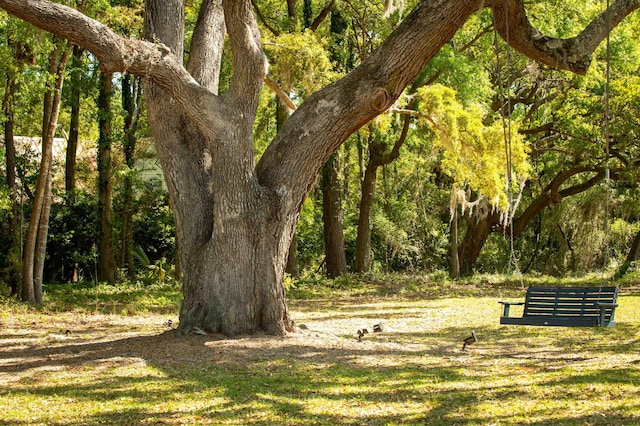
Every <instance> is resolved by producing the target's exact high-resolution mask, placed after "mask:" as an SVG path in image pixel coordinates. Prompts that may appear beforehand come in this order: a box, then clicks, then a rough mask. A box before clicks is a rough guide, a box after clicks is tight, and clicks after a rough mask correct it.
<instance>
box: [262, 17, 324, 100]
mask: <svg viewBox="0 0 640 426" xmlns="http://www.w3.org/2000/svg"><path fill="white" fill-rule="evenodd" d="M264 44H265V51H266V53H267V55H268V57H269V64H270V67H269V75H270V76H271V78H272V79H273V80H275V81H277V82H278V83H279V84H280V85H281V87H282V89H283V90H285V91H295V92H296V93H297V94H298V95H299V96H301V97H304V94H305V93H313V92H315V91H316V90H318V89H320V88H321V87H323V86H324V85H326V84H327V83H329V82H331V81H333V80H334V79H335V78H336V77H337V75H336V74H335V73H334V72H333V71H332V69H333V66H332V64H331V61H330V60H329V56H328V52H327V50H326V49H325V43H324V41H323V40H322V39H320V38H319V37H318V36H317V35H316V34H315V33H313V32H312V31H310V30H307V31H304V32H301V33H284V34H282V35H279V36H277V37H274V38H273V39H270V40H265V43H264Z"/></svg>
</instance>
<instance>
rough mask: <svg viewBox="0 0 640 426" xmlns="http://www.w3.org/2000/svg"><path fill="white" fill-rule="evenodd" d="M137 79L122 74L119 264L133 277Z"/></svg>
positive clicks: (137, 109)
mask: <svg viewBox="0 0 640 426" xmlns="http://www.w3.org/2000/svg"><path fill="white" fill-rule="evenodd" d="M139 87H140V86H139V80H138V79H137V78H136V77H132V76H131V75H129V74H126V75H123V76H122V107H123V109H124V110H125V112H126V115H125V118H124V147H123V148H124V161H125V164H126V165H127V169H128V171H127V173H126V174H125V177H124V189H123V193H124V202H123V204H124V207H123V212H122V238H121V245H122V249H121V252H120V266H121V267H123V268H127V275H128V276H129V278H131V279H132V278H133V277H134V275H135V268H134V264H133V176H132V174H133V173H134V163H135V157H134V153H135V148H136V129H137V125H138V111H139V108H138V102H139V93H138V88H139Z"/></svg>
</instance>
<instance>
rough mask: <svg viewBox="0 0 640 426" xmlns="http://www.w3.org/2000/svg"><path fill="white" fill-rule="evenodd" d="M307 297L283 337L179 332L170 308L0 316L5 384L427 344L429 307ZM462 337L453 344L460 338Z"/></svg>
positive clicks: (333, 359) (338, 357) (333, 357)
mask: <svg viewBox="0 0 640 426" xmlns="http://www.w3.org/2000/svg"><path fill="white" fill-rule="evenodd" d="M305 303H307V304H309V305H313V310H308V309H305V308H304V307H303V306H302V305H300V303H296V304H294V306H293V307H292V316H293V318H294V320H295V322H296V332H295V333H290V334H288V335H286V336H282V337H273V336H247V337H241V338H236V339H227V338H225V337H224V336H220V335H193V336H185V337H182V338H179V337H178V336H177V335H176V332H175V331H174V328H175V326H176V323H177V318H175V317H171V316H167V315H136V316H122V315H104V314H85V313H80V314H79V313H59V314H55V315H52V316H48V315H45V314H42V315H41V314H32V315H28V316H24V317H22V316H21V317H13V318H10V317H6V316H5V317H0V341H1V343H2V344H1V345H0V386H3V385H7V384H9V383H11V382H16V381H19V380H21V379H22V378H23V377H22V374H23V373H25V372H27V371H30V372H31V373H33V371H34V369H36V370H56V369H67V368H71V369H73V368H74V366H80V365H83V366H86V365H87V364H91V365H94V366H95V367H96V368H101V367H108V366H110V365H112V364H113V363H123V362H124V363H130V362H146V363H150V364H155V365H163V366H171V365H183V366H184V365H189V364H193V365H198V364H200V363H202V362H203V361H204V362H208V363H215V364H218V363H220V364H228V365H246V364H248V363H251V362H252V361H253V360H265V359H269V358H271V357H274V356H275V354H277V355H278V357H280V358H282V357H292V358H294V359H295V358H308V357H312V358H314V360H315V361H316V362H317V361H320V362H326V363H330V364H334V363H340V362H344V361H345V359H346V358H348V357H350V356H351V355H352V354H357V353H359V352H361V351H362V350H363V349H365V348H366V349H367V351H366V352H371V351H394V350H402V351H404V352H407V351H408V352H409V353H410V352H411V351H416V352H419V351H422V350H424V349H425V345H424V344H420V343H416V342H415V341H412V340H414V339H412V338H411V333H412V332H414V331H416V330H419V329H423V328H424V323H425V320H426V319H425V312H424V311H423V310H422V309H421V308H420V307H419V306H404V305H403V304H402V303H400V304H397V305H396V304H393V303H391V304H382V305H380V304H377V303H369V302H366V301H358V302H357V303H356V305H355V306H353V305H351V303H354V301H348V302H342V303H340V302H337V303H332V302H324V301H323V302H305ZM295 305H299V306H295ZM297 308H300V310H298V309H297ZM168 320H171V322H172V324H168ZM378 323H382V324H383V327H384V329H383V332H381V333H374V332H373V326H374V325H375V324H378ZM365 328H366V329H367V331H368V332H369V333H368V334H366V335H364V336H363V339H362V341H360V340H359V339H358V336H357V331H358V330H362V329H365ZM458 337H460V336H458ZM458 340H460V339H455V342H456V343H455V348H456V349H459V348H458V346H459V344H460V345H461V340H460V342H458ZM452 349H453V344H452ZM377 362H380V361H379V360H378V361H377Z"/></svg>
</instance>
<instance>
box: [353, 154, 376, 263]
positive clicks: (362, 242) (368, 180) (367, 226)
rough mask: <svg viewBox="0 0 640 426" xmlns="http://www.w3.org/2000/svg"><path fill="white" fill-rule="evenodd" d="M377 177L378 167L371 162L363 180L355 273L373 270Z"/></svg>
mask: <svg viewBox="0 0 640 426" xmlns="http://www.w3.org/2000/svg"><path fill="white" fill-rule="evenodd" d="M377 176H378V166H373V167H372V163H371V161H370V162H369V164H368V165H367V168H366V170H365V172H364V179H363V180H362V195H361V197H360V214H359V217H358V236H357V237H356V253H355V256H356V258H355V264H354V270H355V272H367V271H368V270H369V269H370V268H371V216H372V214H373V201H374V200H375V192H376V181H377Z"/></svg>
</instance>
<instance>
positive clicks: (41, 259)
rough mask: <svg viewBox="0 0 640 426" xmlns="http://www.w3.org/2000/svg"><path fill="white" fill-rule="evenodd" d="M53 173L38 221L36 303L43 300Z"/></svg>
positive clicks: (34, 285) (34, 278) (35, 270)
mask: <svg viewBox="0 0 640 426" xmlns="http://www.w3.org/2000/svg"><path fill="white" fill-rule="evenodd" d="M52 174H53V172H52V171H51V170H49V177H48V179H47V183H46V188H45V195H44V197H45V198H44V203H43V205H42V213H41V214H40V221H39V223H38V235H37V236H36V256H35V259H34V265H33V288H34V295H35V299H36V304H38V305H39V304H41V303H42V301H43V291H42V285H43V284H44V264H45V261H46V255H47V237H48V236H49V214H50V213H51V185H52V180H53V179H52Z"/></svg>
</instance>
